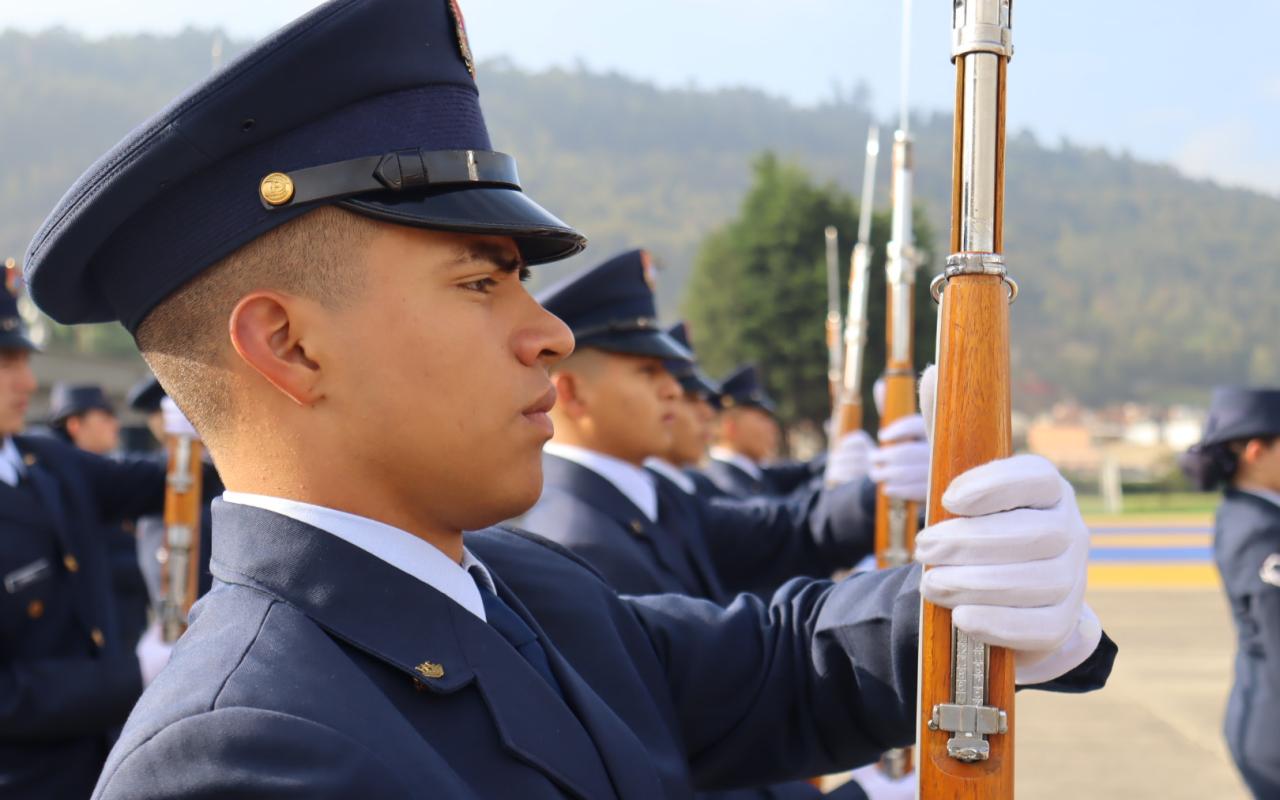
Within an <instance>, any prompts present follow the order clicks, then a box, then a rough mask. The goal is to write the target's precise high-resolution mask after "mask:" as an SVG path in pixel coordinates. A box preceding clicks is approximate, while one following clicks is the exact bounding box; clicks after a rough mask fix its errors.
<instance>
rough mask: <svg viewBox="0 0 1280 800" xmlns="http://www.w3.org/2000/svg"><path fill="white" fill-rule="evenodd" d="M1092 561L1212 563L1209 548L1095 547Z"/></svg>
mask: <svg viewBox="0 0 1280 800" xmlns="http://www.w3.org/2000/svg"><path fill="white" fill-rule="evenodd" d="M1089 560H1090V561H1212V560H1213V550H1212V549H1211V548H1208V547H1095V548H1093V549H1091V550H1090V551H1089Z"/></svg>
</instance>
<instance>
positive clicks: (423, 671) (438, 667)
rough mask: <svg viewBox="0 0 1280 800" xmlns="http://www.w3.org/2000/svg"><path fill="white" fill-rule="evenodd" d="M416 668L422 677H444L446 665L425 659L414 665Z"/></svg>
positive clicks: (432, 678) (434, 678)
mask: <svg viewBox="0 0 1280 800" xmlns="http://www.w3.org/2000/svg"><path fill="white" fill-rule="evenodd" d="M414 669H415V670H416V671H417V673H418V674H419V675H421V676H422V677H424V678H429V679H431V680H436V679H437V678H443V677H444V665H443V664H437V663H435V662H434V661H423V662H422V663H421V664H419V665H418V666H416V667H414Z"/></svg>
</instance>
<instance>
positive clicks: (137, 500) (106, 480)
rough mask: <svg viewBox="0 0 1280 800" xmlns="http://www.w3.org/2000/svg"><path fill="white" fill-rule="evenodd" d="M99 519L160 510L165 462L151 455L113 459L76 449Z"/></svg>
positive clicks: (106, 519) (162, 504)
mask: <svg viewBox="0 0 1280 800" xmlns="http://www.w3.org/2000/svg"><path fill="white" fill-rule="evenodd" d="M75 457H76V459H77V460H78V461H79V462H80V464H79V466H80V467H81V468H82V469H83V471H84V475H85V476H86V479H87V480H88V481H89V485H90V487H92V489H93V493H94V498H95V499H96V500H97V501H98V510H99V513H100V514H101V516H102V521H103V522H120V521H122V520H126V519H134V518H136V517H140V516H143V515H144V514H160V513H163V512H164V489H165V465H164V464H162V463H160V462H159V461H158V460H156V459H151V458H137V457H134V458H126V459H122V460H119V461H117V460H114V459H110V458H103V457H102V456H98V455H94V454H93V453H86V452H84V451H83V450H76V451H75Z"/></svg>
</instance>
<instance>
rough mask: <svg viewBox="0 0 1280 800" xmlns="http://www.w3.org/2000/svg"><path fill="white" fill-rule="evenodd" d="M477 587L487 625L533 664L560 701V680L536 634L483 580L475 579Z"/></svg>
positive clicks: (562, 697) (530, 664)
mask: <svg viewBox="0 0 1280 800" xmlns="http://www.w3.org/2000/svg"><path fill="white" fill-rule="evenodd" d="M476 588H477V589H479V590H480V600H481V601H482V602H483V603H484V614H485V616H486V617H487V618H488V620H489V625H490V626H492V627H493V629H494V630H495V631H497V632H498V633H499V634H501V635H502V638H503V639H506V640H507V643H508V644H510V645H511V646H512V647H514V648H515V650H516V652H517V653H519V654H520V655H521V657H523V658H524V660H525V661H527V662H529V666H531V667H533V669H534V671H535V672H537V673H538V674H539V675H541V676H542V679H543V680H545V681H546V682H547V684H548V685H549V686H550V687H551V688H552V689H554V690H555V693H556V694H558V695H560V699H561V700H563V699H564V692H563V691H561V690H560V683H559V682H558V681H556V677H555V675H553V674H552V673H551V662H550V661H548V660H547V652H546V651H545V650H543V649H542V645H541V644H540V643H539V642H538V635H537V634H535V633H534V632H533V629H532V628H530V627H529V626H528V625H526V624H525V622H524V620H522V619H520V615H519V614H517V613H516V612H514V611H512V610H511V606H508V605H507V604H506V603H504V602H502V598H500V597H498V596H497V595H496V594H494V593H493V592H491V591H489V589H488V588H487V587H486V586H485V582H484V581H481V580H477V581H476Z"/></svg>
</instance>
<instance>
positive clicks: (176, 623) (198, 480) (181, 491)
mask: <svg viewBox="0 0 1280 800" xmlns="http://www.w3.org/2000/svg"><path fill="white" fill-rule="evenodd" d="M165 446H166V448H167V449H168V451H169V470H168V478H167V480H166V482H165V492H164V550H163V551H162V556H163V557H162V558H161V559H160V561H161V571H160V591H161V601H160V624H161V630H162V633H163V634H164V640H165V641H166V642H174V641H177V639H178V637H179V636H181V635H182V633H183V631H185V630H186V629H187V614H188V613H190V611H191V606H192V605H194V604H195V602H196V597H197V596H198V595H199V592H200V536H201V531H200V511H201V505H202V502H201V499H202V496H203V492H202V489H203V482H204V480H203V478H204V475H203V463H204V462H203V453H204V447H203V446H202V445H201V443H200V440H199V439H195V438H192V437H190V436H168V437H166V441H165Z"/></svg>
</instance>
